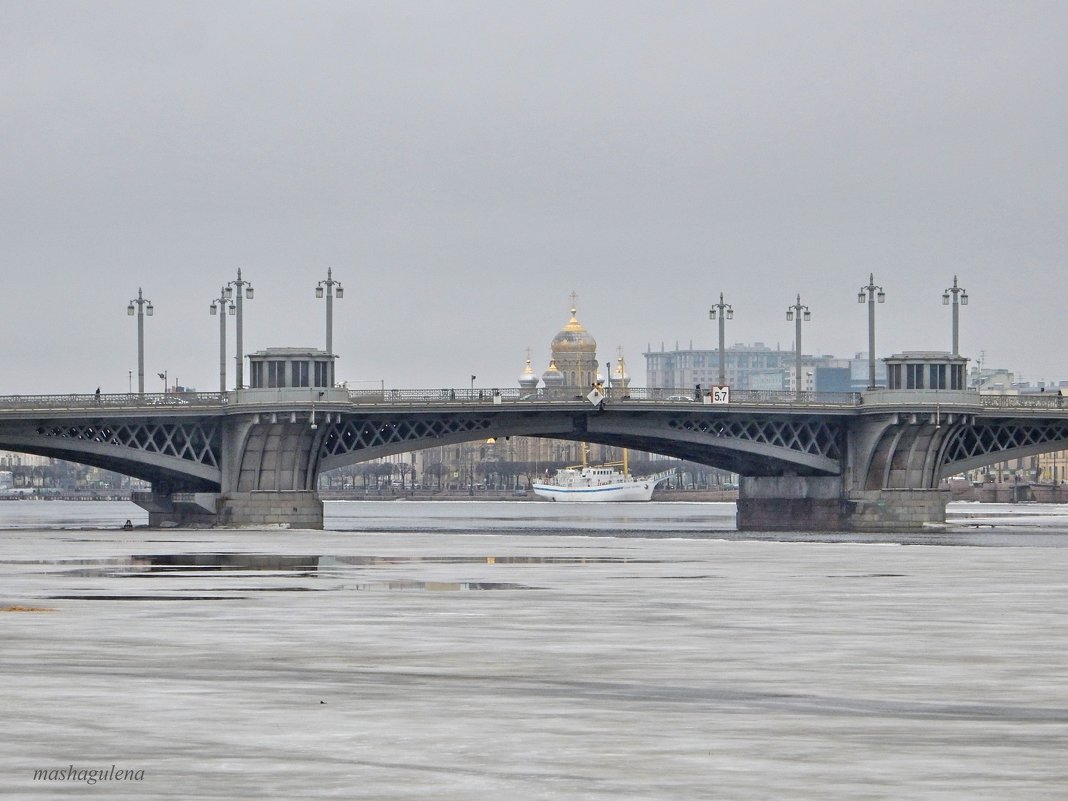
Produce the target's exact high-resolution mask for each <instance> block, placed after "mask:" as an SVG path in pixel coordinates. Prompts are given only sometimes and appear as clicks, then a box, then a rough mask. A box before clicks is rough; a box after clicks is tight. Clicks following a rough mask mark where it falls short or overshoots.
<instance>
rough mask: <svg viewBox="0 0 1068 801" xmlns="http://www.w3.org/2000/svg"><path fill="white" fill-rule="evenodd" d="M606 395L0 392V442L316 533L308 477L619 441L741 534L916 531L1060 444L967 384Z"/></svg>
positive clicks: (203, 509)
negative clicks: (354, 467)
mask: <svg viewBox="0 0 1068 801" xmlns="http://www.w3.org/2000/svg"><path fill="white" fill-rule="evenodd" d="M625 392H626V394H625V395H624V394H623V393H622V391H620V390H616V389H609V390H608V394H607V397H606V399H605V402H604V403H603V404H600V405H597V406H594V405H593V404H591V403H590V402H589V401H588V400H586V399H585V398H583V397H582V396H581V395H578V396H576V395H575V394H574V393H567V394H566V395H565V396H561V395H560V394H559V393H557V394H553V393H550V392H547V391H544V390H539V391H537V392H534V393H529V392H523V393H522V394H521V390H501V391H496V390H481V391H476V390H473V389H469V390H468V389H465V390H459V389H457V390H388V391H352V390H347V389H342V388H337V387H329V388H316V387H311V388H308V387H301V388H294V387H288V388H256V389H241V390H234V391H230V392H218V393H196V394H184V395H182V394H170V393H168V394H160V395H153V394H140V393H137V394H134V393H130V394H120V395H101V396H97V395H48V396H32V395H31V396H12V395H9V396H4V397H0V449H5V450H13V451H21V452H24V453H32V454H39V455H44V456H52V457H56V458H60V459H66V460H70V461H75V462H81V463H84V464H88V465H93V466H98V467H103V468H106V469H108V470H113V471H116V472H120V473H124V474H126V475H130V476H133V477H136V478H141V479H144V480H146V481H149V482H151V485H152V490H151V492H146V493H138V494H137V496H136V497H135V501H136V502H137V503H139V504H140V505H141V506H142V507H144V508H146V509H147V510H148V511H149V519H150V523H151V524H152V525H164V524H178V525H216V524H218V525H262V524H285V525H289V526H292V527H299V528H321V527H322V525H323V507H322V502H321V500H320V499H319V497H318V495H317V494H316V487H317V479H318V476H319V474H320V472H322V471H324V470H331V469H334V468H337V467H342V466H344V465H348V464H353V463H356V462H364V461H370V460H373V459H377V458H379V457H383V456H389V455H392V454H397V453H404V452H408V451H414V450H419V449H423V448H430V447H436V446H439V445H450V444H457V443H461V442H465V441H468V440H476V439H481V440H484V439H486V438H488V437H509V436H533V437H548V438H555V439H563V440H575V441H585V442H592V443H601V444H605V445H615V446H620V447H629V448H633V449H637V450H643V451H648V452H652V453H658V454H663V455H666V456H674V457H679V458H683V459H687V460H690V461H694V462H697V463H700V464H705V465H709V466H713V467H721V468H725V469H727V470H731V471H734V472H737V473H739V474H741V476H742V477H743V478H742V481H741V485H740V497H739V501H738V527H739V528H740V529H742V530H823V531H826V530H856V531H882V530H892V531H902V530H917V529H921V528H923V527H924V526H926V525H928V524H931V523H936V524H937V523H941V522H944V521H945V504H946V501H947V500H948V491H947V490H945V489H941V488H940V482H941V480H942V479H943V478H945V477H948V476H950V475H954V474H957V473H960V472H962V471H965V470H969V469H973V468H976V467H981V466H984V465H989V464H995V463H997V462H1001V461H1005V460H1007V459H1013V458H1017V457H1023V456H1028V455H1034V454H1038V453H1043V452H1048V451H1057V450H1061V449H1064V448H1065V447H1066V446H1068V408H1065V407H1064V405H1063V404H1062V398H1061V397H1060V396H1059V395H1054V394H1052V393H1051V394H1050V395H1049V396H988V395H980V394H979V393H977V392H975V391H970V390H930V389H928V390H922V389H916V390H875V391H870V392H864V393H841V394H828V393H796V392H771V391H768V392H756V391H749V392H746V391H735V392H733V393H732V394H731V396H730V402H729V403H728V404H725V405H713V404H711V403H708V402H707V400H708V399H702V400H701V401H682V400H681V399H679V396H678V395H677V394H674V393H677V392H678V390H675V389H672V390H663V389H637V388H628V389H627V390H626V391H625Z"/></svg>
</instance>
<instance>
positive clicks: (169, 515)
mask: <svg viewBox="0 0 1068 801" xmlns="http://www.w3.org/2000/svg"><path fill="white" fill-rule="evenodd" d="M131 500H133V502H134V503H136V504H137V505H138V506H140V507H141V508H142V509H145V510H146V511H147V512H148V524H149V525H150V526H153V527H174V526H272V527H284V528H309V529H322V527H323V502H322V501H321V500H320V499H319V496H318V495H317V494H316V493H315V492H312V491H310V490H309V491H280V492H275V491H254V492H230V493H207V492H196V493H193V492H184V493H183V492H176V493H173V494H172V495H164V494H161V493H155V492H140V493H134V495H133V496H132V498H131Z"/></svg>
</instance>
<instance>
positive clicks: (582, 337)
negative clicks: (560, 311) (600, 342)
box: [551, 306, 597, 353]
mask: <svg viewBox="0 0 1068 801" xmlns="http://www.w3.org/2000/svg"><path fill="white" fill-rule="evenodd" d="M575 311H576V309H575V307H574V306H572V307H571V319H570V320H569V321H568V323H567V325H565V326H564V327H563V328H562V329H560V333H559V334H557V335H556V336H555V337H553V342H552V346H551V347H552V351H553V353H562V352H578V353H594V352H595V351H596V350H597V340H596V339H594V338H593V337H592V336H590V332H589V331H587V330H586V327H585V326H584V325H583V324H582V323H580V322H579V321H578V318H576V317H575Z"/></svg>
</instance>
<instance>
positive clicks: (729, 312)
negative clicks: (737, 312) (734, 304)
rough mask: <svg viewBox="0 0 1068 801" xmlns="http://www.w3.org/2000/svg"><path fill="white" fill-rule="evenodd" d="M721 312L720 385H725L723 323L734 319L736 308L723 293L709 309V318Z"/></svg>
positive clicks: (725, 358) (713, 318) (725, 367)
mask: <svg viewBox="0 0 1068 801" xmlns="http://www.w3.org/2000/svg"><path fill="white" fill-rule="evenodd" d="M717 312H718V313H719V315H718V316H719V385H720V386H723V385H724V384H726V383H727V354H726V351H724V349H723V332H724V326H723V323H724V321H725V320H733V319H734V309H732V308H731V305H730V304H729V303H724V302H723V293H722V292H720V293H719V303H716V304H714V305H713V306H712V308H711V309H709V310H708V319H709V320H715V319H716V317H717V314H716V313H717Z"/></svg>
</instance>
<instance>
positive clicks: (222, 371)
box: [211, 286, 236, 392]
mask: <svg viewBox="0 0 1068 801" xmlns="http://www.w3.org/2000/svg"><path fill="white" fill-rule="evenodd" d="M227 289H229V287H225V286H224V287H223V288H222V289H220V290H219V297H217V298H215V299H214V300H213V301H212V302H211V313H212V314H218V315H219V392H226V311H227V309H229V311H230V314H233V313H234V311H235V309H236V307H235V306H234V304H233V303H230V299H229V297H228V295H232V294H233V292H232V291H231V292H229V293H228V292H227ZM216 304H218V305H217V306H216Z"/></svg>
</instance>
